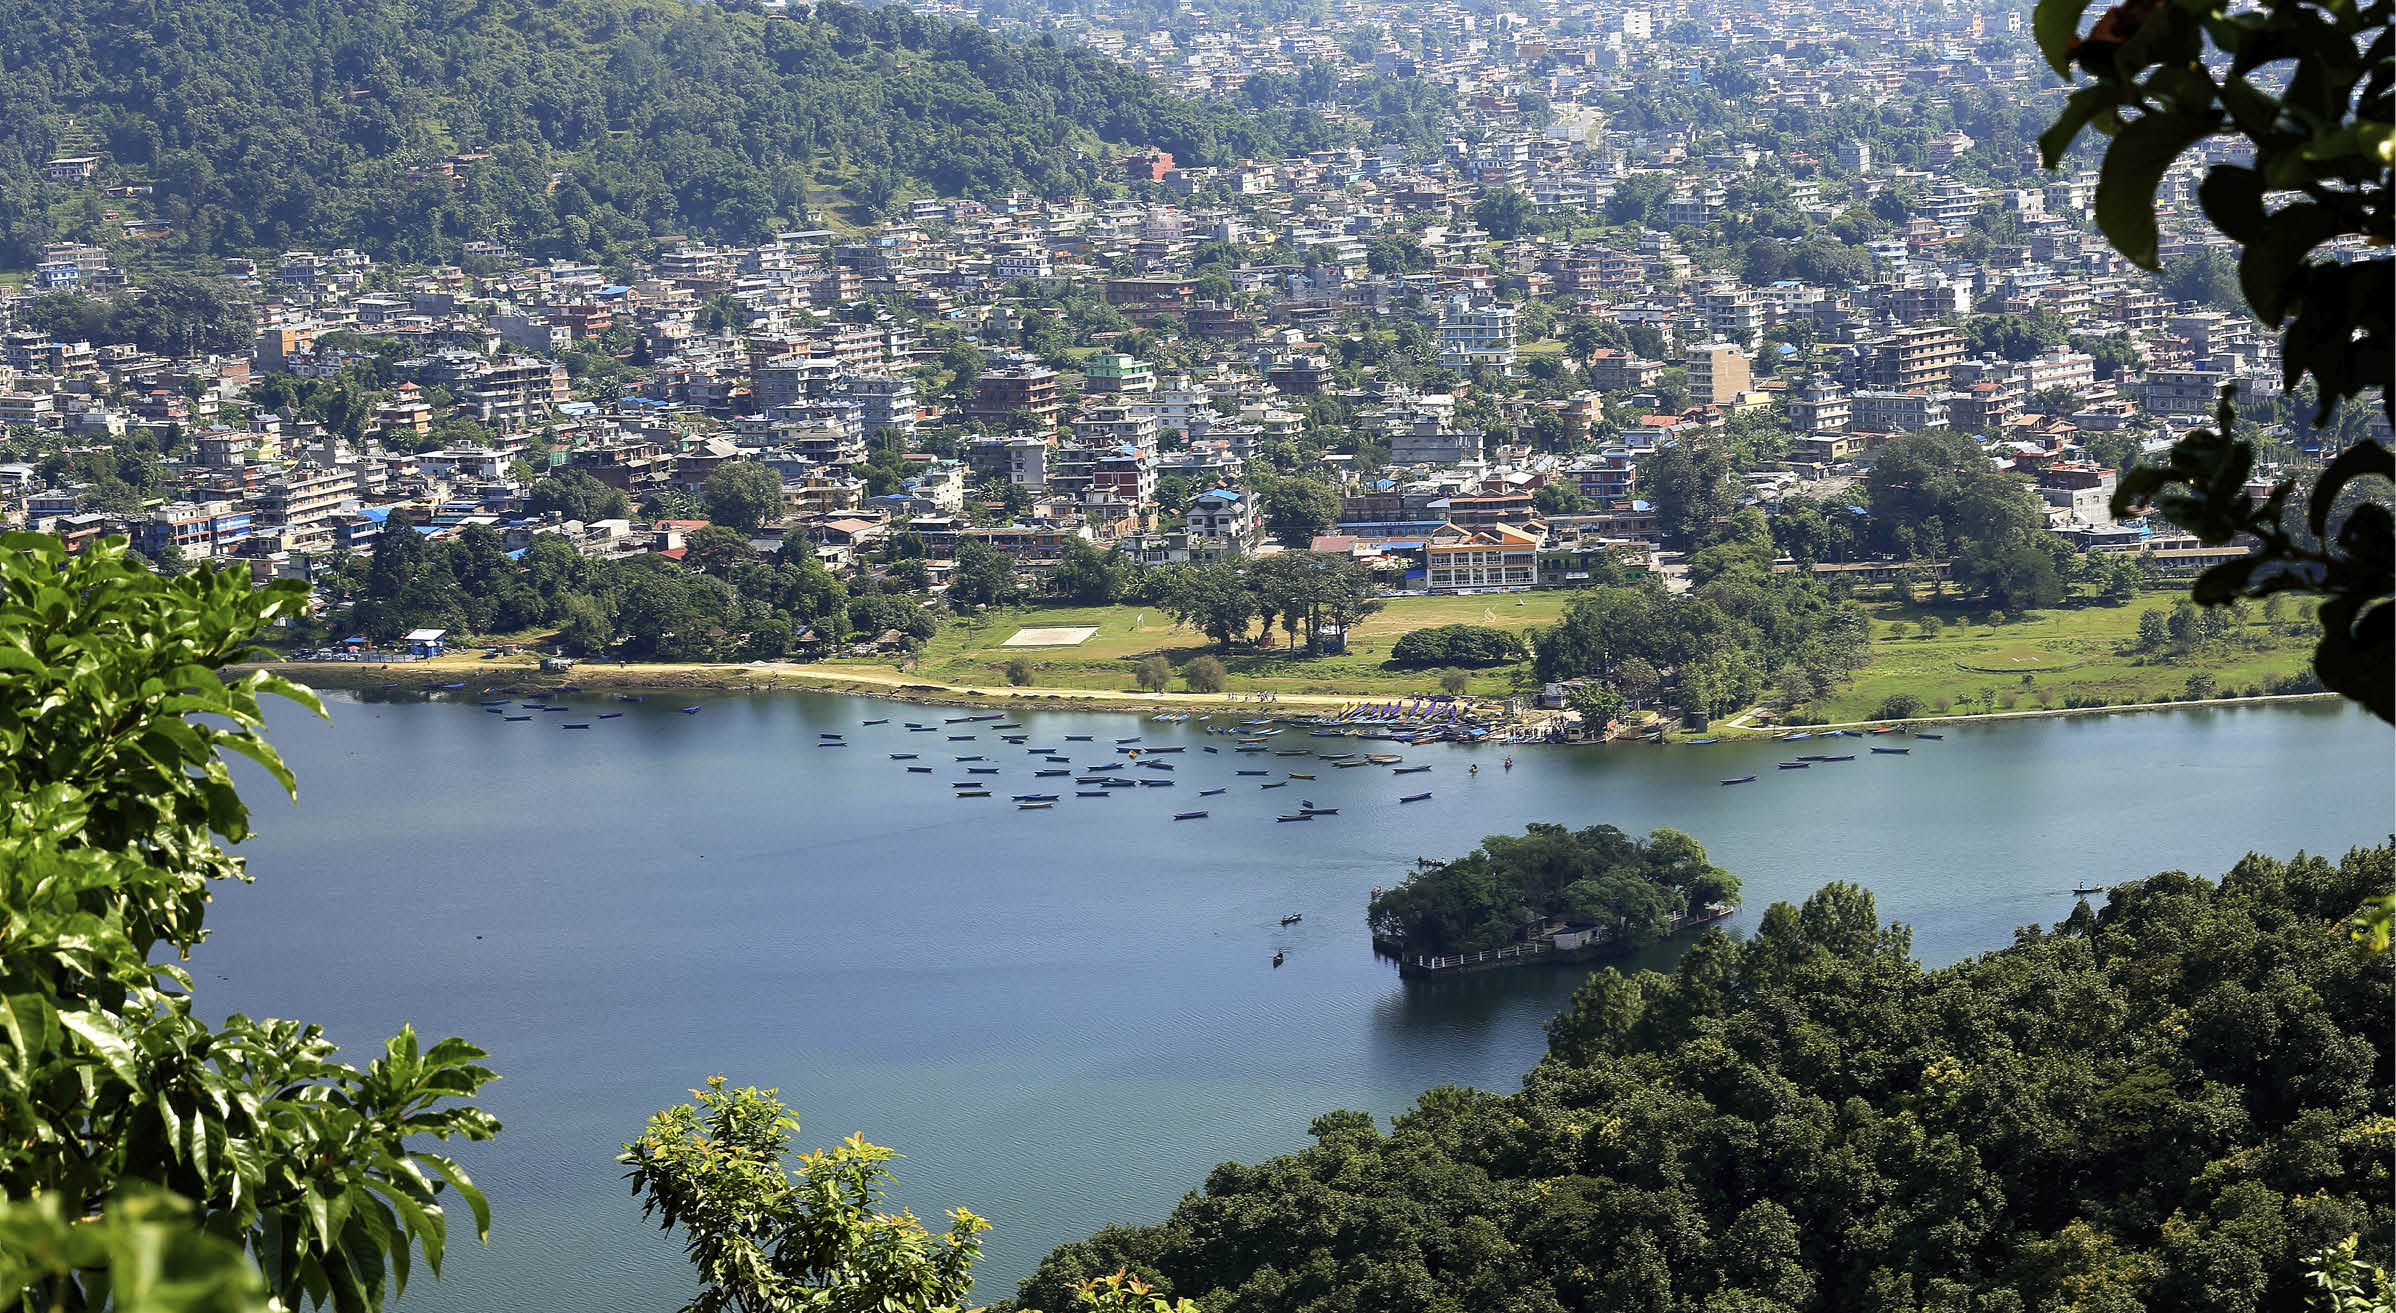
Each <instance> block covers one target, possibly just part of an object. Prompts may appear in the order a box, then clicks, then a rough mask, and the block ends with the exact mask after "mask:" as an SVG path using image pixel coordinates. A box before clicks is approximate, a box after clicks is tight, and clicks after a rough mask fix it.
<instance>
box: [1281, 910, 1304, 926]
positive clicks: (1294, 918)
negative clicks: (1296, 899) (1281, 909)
mask: <svg viewBox="0 0 2396 1313" xmlns="http://www.w3.org/2000/svg"><path fill="white" fill-rule="evenodd" d="M1305 919H1306V917H1305V915H1304V914H1303V913H1299V912H1292V913H1290V914H1289V915H1288V916H1285V917H1283V918H1281V924H1283V925H1296V924H1298V923H1299V922H1300V921H1303V920H1305Z"/></svg>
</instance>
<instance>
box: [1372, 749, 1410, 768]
mask: <svg viewBox="0 0 2396 1313" xmlns="http://www.w3.org/2000/svg"><path fill="white" fill-rule="evenodd" d="M1364 759H1365V760H1366V761H1369V762H1371V763H1373V764H1374V765H1376V766H1390V765H1395V764H1396V763H1398V762H1401V761H1404V760H1406V759H1405V758H1404V757H1401V756H1399V755H1398V754H1397V753H1394V752H1368V753H1366V754H1364Z"/></svg>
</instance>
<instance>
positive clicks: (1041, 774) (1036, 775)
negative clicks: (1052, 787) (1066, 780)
mask: <svg viewBox="0 0 2396 1313" xmlns="http://www.w3.org/2000/svg"><path fill="white" fill-rule="evenodd" d="M1072 773H1073V772H1072V771H1069V770H1036V771H1033V772H1032V778H1033V779H1035V780H1045V779H1053V778H1055V777H1056V776H1059V775H1071V774H1072Z"/></svg>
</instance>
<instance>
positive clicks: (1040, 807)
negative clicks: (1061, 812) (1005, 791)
mask: <svg viewBox="0 0 2396 1313" xmlns="http://www.w3.org/2000/svg"><path fill="white" fill-rule="evenodd" d="M1054 806H1056V804H1055V803H1053V802H1019V803H1016V804H1015V810H1017V811H1019V812H1040V811H1047V810H1048V809H1049V808H1051V807H1054Z"/></svg>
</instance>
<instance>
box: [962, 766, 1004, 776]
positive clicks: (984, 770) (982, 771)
mask: <svg viewBox="0 0 2396 1313" xmlns="http://www.w3.org/2000/svg"><path fill="white" fill-rule="evenodd" d="M965 773H966V774H968V775H996V774H998V767H996V766H968V767H966V768H965Z"/></svg>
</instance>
